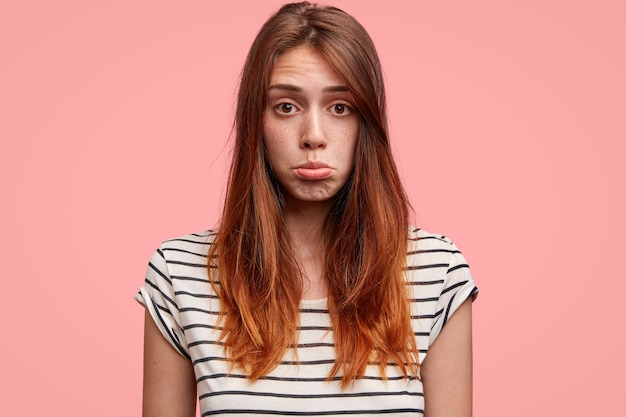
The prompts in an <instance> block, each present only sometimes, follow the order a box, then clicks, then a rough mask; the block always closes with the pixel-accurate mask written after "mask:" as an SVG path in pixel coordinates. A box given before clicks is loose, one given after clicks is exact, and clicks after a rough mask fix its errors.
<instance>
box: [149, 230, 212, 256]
mask: <svg viewBox="0 0 626 417" xmlns="http://www.w3.org/2000/svg"><path fill="white" fill-rule="evenodd" d="M215 235H216V232H215V231H213V230H205V231H202V232H198V233H190V234H186V235H182V236H177V237H174V238H170V239H167V240H165V241H163V242H162V243H161V245H160V246H159V248H158V249H157V251H156V254H158V255H161V256H162V257H163V258H164V259H165V260H170V259H174V260H175V259H179V258H189V257H204V258H206V256H207V253H208V252H209V248H210V246H211V244H212V243H213V240H214V239H215Z"/></svg>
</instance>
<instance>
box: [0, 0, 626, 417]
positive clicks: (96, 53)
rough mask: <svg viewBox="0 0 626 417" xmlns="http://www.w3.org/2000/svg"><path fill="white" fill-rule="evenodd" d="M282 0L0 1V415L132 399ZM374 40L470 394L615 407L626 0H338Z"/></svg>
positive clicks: (214, 201)
mask: <svg viewBox="0 0 626 417" xmlns="http://www.w3.org/2000/svg"><path fill="white" fill-rule="evenodd" d="M281 3H282V2H279V1H264V2H252V1H249V2H241V1H225V2H220V3H219V5H217V4H218V3H217V2H212V1H178V2H160V1H156V2H155V1H119V0H117V1H106V2H105V1H102V2H90V1H66V0H63V1H61V0H59V1H50V2H48V1H25V0H21V1H15V2H8V1H7V2H3V4H2V5H1V6H0V54H1V55H0V57H1V58H0V59H1V61H0V138H1V140H2V142H1V143H2V148H1V151H0V152H1V153H0V155H1V156H2V163H1V164H0V188H1V189H0V192H1V194H0V195H1V197H0V198H1V199H2V200H1V201H2V205H1V206H2V216H1V218H0V256H1V268H2V282H3V290H2V301H1V302H0V308H1V309H2V310H1V311H0V313H1V315H2V330H3V332H2V333H3V336H2V344H1V345H0V349H1V353H2V354H1V355H0V361H1V363H0V369H2V372H1V376H0V378H1V379H2V381H1V382H2V386H3V387H4V388H3V390H2V394H1V395H2V400H1V404H2V405H1V406H0V407H1V408H2V414H3V415H15V416H17V415H19V416H27V415H32V416H35V415H42V414H48V415H63V416H68V417H73V416H84V415H92V416H138V415H139V414H140V396H141V357H142V320H143V313H142V310H141V308H140V307H139V306H138V305H137V304H136V303H135V302H134V301H133V300H132V295H133V294H134V293H135V291H136V290H137V288H138V287H139V286H140V285H141V283H142V281H143V275H144V271H145V267H146V263H147V261H148V258H149V256H150V254H151V253H152V251H153V250H154V249H155V248H156V247H157V245H158V244H159V243H160V242H161V241H162V240H164V239H166V238H168V237H172V236H175V235H179V234H183V233H188V232H193V231H199V230H202V229H205V228H208V227H211V226H213V225H214V224H215V223H216V222H217V220H218V210H219V208H220V205H221V203H220V201H221V198H222V195H223V191H224V187H223V184H224V172H225V171H226V165H227V157H228V154H229V148H228V146H227V145H225V143H226V139H227V138H228V136H229V133H230V123H231V120H232V117H231V115H232V110H233V105H234V91H235V87H236V84H237V76H238V74H239V71H240V68H241V65H242V63H243V59H244V56H245V53H246V52H247V48H248V46H249V45H250V42H251V41H252V38H253V37H254V35H255V34H256V31H257V30H258V29H259V27H260V25H261V24H262V23H263V21H264V20H265V19H266V17H267V16H268V15H269V14H270V13H271V12H273V11H274V10H275V9H276V8H277V7H278V5H280V4H281ZM334 4H336V5H338V6H340V7H342V8H344V9H345V10H346V11H348V12H350V13H352V14H353V15H354V16H355V17H357V19H359V20H360V21H361V23H363V25H364V26H365V27H366V28H367V29H368V30H369V32H370V34H371V35H372V37H373V39H374V41H375V42H376V44H377V46H378V49H379V52H380V55H381V59H382V61H383V66H384V69H385V73H386V77H387V83H388V86H389V100H390V116H391V126H392V139H393V143H394V150H395V152H396V155H397V159H398V164H399V166H400V169H401V171H402V175H403V178H404V181H405V183H406V186H407V188H408V190H409V192H410V195H411V197H412V201H413V204H414V207H415V209H416V213H417V223H418V224H419V225H420V226H422V227H423V228H425V229H427V230H429V231H433V232H438V233H443V234H446V235H450V236H451V237H452V238H453V239H454V240H455V241H456V243H457V244H458V245H459V246H460V247H461V249H462V250H463V251H464V253H465V255H466V257H467V258H468V259H469V261H470V264H471V266H472V269H473V273H474V276H475V278H476V280H477V282H478V284H479V286H480V289H481V295H480V297H479V298H478V301H477V303H476V304H475V309H474V316H475V415H477V416H509V417H514V416H526V415H542V416H552V415H559V416H561V415H562V416H564V415H568V416H583V415H607V416H609V415H610V416H616V415H623V414H622V413H623V411H620V410H621V409H622V408H623V407H622V405H623V398H622V397H623V388H624V383H623V376H624V375H625V374H626V365H625V361H624V352H625V351H626V343H625V342H624V339H623V337H622V335H623V334H624V325H623V323H622V322H623V320H622V318H623V317H624V313H623V311H624V310H623V308H622V307H621V305H620V301H621V300H622V299H623V296H624V291H625V290H626V284H625V278H626V277H625V274H624V265H623V259H624V257H623V252H624V243H623V242H624V234H625V232H626V220H625V217H626V187H625V180H626V169H625V167H624V163H623V162H624V157H625V156H626V152H625V151H626V146H625V142H626V122H625V120H626V77H625V74H626V52H625V51H626V46H625V45H624V43H625V42H624V41H625V39H626V30H625V27H626V25H624V21H625V19H626V8H625V6H624V3H623V2H622V1H613V2H611V1H539V0H536V1H498V0H492V1H486V0H476V1H460V0H458V1H457V0H454V1H452V0H451V1H399V0H387V1H384V2H374V1H371V2H368V1H362V0H354V1H348V0H344V1H341V0H337V1H336V2H335V3H334Z"/></svg>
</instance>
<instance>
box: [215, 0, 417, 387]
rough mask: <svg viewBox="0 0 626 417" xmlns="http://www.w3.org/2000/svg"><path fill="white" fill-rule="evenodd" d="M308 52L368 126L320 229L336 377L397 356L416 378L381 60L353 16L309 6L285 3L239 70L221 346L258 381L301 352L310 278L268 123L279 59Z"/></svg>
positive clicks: (221, 244) (225, 227)
mask: <svg viewBox="0 0 626 417" xmlns="http://www.w3.org/2000/svg"><path fill="white" fill-rule="evenodd" d="M300 45H308V46H310V47H312V48H314V49H316V50H318V51H319V52H321V53H322V54H323V56H324V57H325V58H326V60H327V61H328V62H329V64H330V65H331V66H332V68H333V69H334V70H335V71H336V72H337V73H338V74H339V75H340V76H341V77H342V78H343V79H344V80H345V82H346V85H347V87H348V89H349V91H350V92H351V94H352V96H353V99H354V107H355V110H356V111H357V113H358V114H359V116H360V120H361V122H360V127H359V137H358V139H357V145H356V155H355V168H354V172H353V174H352V176H351V178H350V179H349V180H348V182H347V183H346V184H345V185H344V187H343V188H342V190H341V191H340V192H339V193H338V194H337V196H336V197H335V199H334V207H333V209H332V210H331V212H330V213H329V215H328V217H327V219H326V222H325V225H324V238H325V243H326V248H325V251H326V253H325V254H324V259H325V260H326V261H325V265H324V274H325V277H326V278H327V280H328V286H329V297H328V300H329V301H328V306H329V314H330V316H331V320H332V325H333V334H334V342H335V351H336V361H335V364H334V366H333V368H332V370H331V372H330V374H329V376H328V378H329V379H332V378H334V377H340V378H341V380H342V384H343V386H344V387H345V386H347V385H348V384H349V383H350V382H351V381H354V380H355V379H356V378H359V377H362V376H363V375H364V372H365V368H366V366H367V365H368V364H371V363H378V364H379V366H380V370H381V373H382V375H383V377H386V374H385V368H386V366H387V363H388V362H389V361H391V362H393V363H395V364H396V365H397V366H399V367H400V369H401V370H402V372H403V374H404V375H405V377H408V376H409V374H411V375H416V374H417V372H418V367H419V363H418V356H417V346H416V340H415V336H414V333H413V329H412V327H411V322H410V317H411V315H410V307H409V297H408V289H407V286H406V283H405V277H404V267H405V263H406V251H407V231H408V207H409V204H408V199H407V197H406V193H405V191H404V188H403V186H402V183H401V181H400V178H399V175H398V172H397V168H396V165H395V162H394V160H393V156H392V153H391V148H390V145H389V141H388V128H387V115H386V99H385V88H384V81H383V76H382V70H381V66H380V62H379V59H378V55H377V53H376V50H375V48H374V44H373V42H372V40H371V38H370V37H369V35H368V34H367V32H366V31H365V29H364V28H363V27H362V26H361V25H360V24H359V23H358V22H357V21H356V20H355V19H354V18H353V17H351V16H350V15H348V14H346V13H345V12H343V11H341V10H340V9H337V8H335V7H318V6H317V5H314V4H310V3H308V2H303V3H291V4H287V5H285V6H283V7H282V8H281V9H280V10H279V11H278V12H277V13H276V14H274V15H273V16H272V17H271V18H270V19H269V20H268V21H267V22H266V23H265V24H264V25H263V27H262V28H261V30H260V32H259V34H258V35H257V37H256V39H255V40H254V42H253V44H252V46H251V48H250V51H249V53H248V56H247V59H246V63H245V65H244V68H243V71H242V75H241V82H240V87H239V93H238V101H237V110H236V115H235V132H236V134H235V144H234V150H233V159H232V165H231V169H230V174H229V180H228V186H227V191H226V198H225V202H224V209H223V213H222V218H221V221H220V226H219V229H218V232H217V236H216V239H215V241H214V242H213V244H212V246H211V248H210V256H209V274H210V277H211V283H212V285H213V286H214V289H215V291H216V293H217V294H218V296H219V298H220V306H221V311H222V313H223V314H222V316H221V317H222V319H221V320H222V325H223V330H222V335H221V338H222V341H223V342H224V346H225V349H226V351H227V354H228V356H229V358H230V359H231V361H232V364H233V366H238V367H240V368H242V369H243V370H244V371H245V372H247V374H248V376H249V377H250V378H251V379H257V378H259V377H262V376H264V375H266V374H267V373H269V372H270V371H271V370H272V369H274V367H275V366H276V365H277V364H278V363H279V362H280V360H281V359H282V358H283V356H284V354H285V352H286V351H287V350H288V349H289V348H291V347H294V349H295V346H296V345H297V326H298V322H299V307H300V300H301V296H302V280H303V279H304V277H303V274H302V273H301V270H300V267H299V265H298V261H297V259H296V257H295V254H294V252H293V251H292V249H291V244H290V240H289V238H288V236H287V233H286V228H285V219H284V216H283V202H282V199H281V196H280V193H279V191H278V187H277V185H276V180H275V178H274V177H273V175H272V174H271V172H270V170H269V168H268V164H267V161H266V155H265V149H264V145H263V140H262V120H263V111H264V110H265V107H266V101H267V93H268V88H269V82H270V77H271V74H272V70H273V68H274V64H275V63H276V60H277V59H278V57H279V56H280V55H281V54H282V53H284V52H285V51H287V50H290V49H292V48H294V47H296V46H300ZM213 259H216V261H215V262H216V265H215V264H214V263H213V262H214V261H213ZM216 270H217V272H218V274H219V278H217V277H216V275H215V272H214V271H216Z"/></svg>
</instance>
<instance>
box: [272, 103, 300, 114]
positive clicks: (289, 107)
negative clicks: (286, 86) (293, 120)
mask: <svg viewBox="0 0 626 417" xmlns="http://www.w3.org/2000/svg"><path fill="white" fill-rule="evenodd" d="M276 109H277V110H278V112H279V113H284V114H289V113H293V112H294V111H296V106H294V105H293V104H291V103H280V104H279V105H278V106H276Z"/></svg>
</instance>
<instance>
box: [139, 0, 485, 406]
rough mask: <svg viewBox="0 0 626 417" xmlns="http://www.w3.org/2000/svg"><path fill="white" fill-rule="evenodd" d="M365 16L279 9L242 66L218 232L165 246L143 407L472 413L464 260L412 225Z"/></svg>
mask: <svg viewBox="0 0 626 417" xmlns="http://www.w3.org/2000/svg"><path fill="white" fill-rule="evenodd" d="M408 211H409V210H408V202H407V198H406V195H405V192H404V190H403V188H402V185H401V182H400V179H399V177H398V173H397V170H396V166H395V164H394V161H393V158H392V154H391V149H390V147H389V142H388V133H387V119H386V112H385V92H384V85H383V79H382V72H381V68H380V63H379V60H378V57H377V54H376V50H375V49H374V45H373V43H372V41H371V39H370V38H369V36H368V35H367V33H366V32H365V30H364V29H363V27H362V26H361V25H360V24H359V23H358V22H357V21H356V20H355V19H354V18H352V17H351V16H349V15H347V14H346V13H344V12H342V11H341V10H338V9H336V8H333V7H317V6H314V5H311V4H308V3H298V4H288V5H285V6H284V7H282V8H281V9H280V10H279V11H278V12H277V13H276V14H275V15H274V16H272V17H271V18H270V19H269V20H268V21H267V22H266V23H265V25H264V26H263V28H262V29H261V31H260V32H259V34H258V35H257V37H256V39H255V41H254V43H253V45H252V47H251V49H250V52H249V54H248V57H247V61H246V64H245V67H244V70H243V73H242V77H241V84H240V88H239V96H238V104H237V113H236V141H235V144H234V152H233V160H232V166H231V171H230V178H229V182H228V189H227V193H226V199H225V204H224V210H223V214H222V218H221V221H220V224H219V227H218V228H217V230H215V231H207V232H202V233H197V234H192V235H188V236H183V237H180V238H177V239H172V240H169V241H166V242H165V243H163V244H162V245H161V247H160V248H159V249H158V250H157V251H156V253H155V254H154V255H153V257H152V259H151V261H150V264H149V268H148V273H147V277H146V281H145V284H144V286H143V287H142V288H141V290H140V292H139V294H137V296H136V298H137V300H138V301H140V302H141V303H142V304H144V305H145V306H146V320H145V351H144V355H145V358H144V393H143V399H144V402H143V404H144V405H143V407H144V410H143V413H144V415H145V416H177V417H179V416H193V415H195V407H196V401H197V399H199V403H200V409H201V413H202V415H203V416H205V415H241V416H243V415H314V416H319V415H345V414H352V415H378V414H391V415H398V416H400V415H407V416H408V415H416V414H424V415H427V416H429V417H437V416H470V415H471V395H472V351H471V301H472V300H473V298H474V297H475V295H476V294H477V289H476V287H475V285H474V281H473V280H472V279H471V276H470V273H469V269H468V266H467V264H466V263H465V260H464V259H463V257H462V255H461V254H460V252H459V251H458V249H457V248H456V247H455V246H454V244H453V243H452V242H451V241H450V240H448V239H447V238H445V237H442V236H439V235H434V234H429V233H427V232H425V231H422V230H419V229H416V228H413V227H410V226H409V224H408Z"/></svg>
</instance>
